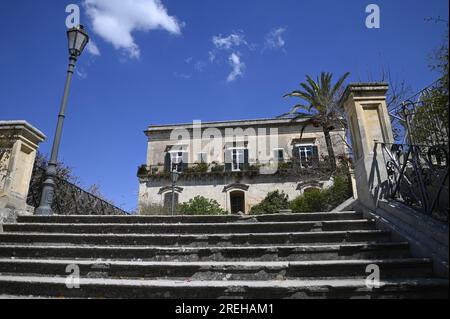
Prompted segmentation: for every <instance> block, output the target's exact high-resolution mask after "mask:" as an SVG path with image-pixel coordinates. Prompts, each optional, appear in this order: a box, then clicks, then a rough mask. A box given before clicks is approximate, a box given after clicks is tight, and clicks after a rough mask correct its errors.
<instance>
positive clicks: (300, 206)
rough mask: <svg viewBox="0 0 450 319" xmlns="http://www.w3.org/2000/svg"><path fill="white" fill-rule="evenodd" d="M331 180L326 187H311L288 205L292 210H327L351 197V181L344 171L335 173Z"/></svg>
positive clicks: (301, 211) (308, 211) (300, 211)
mask: <svg viewBox="0 0 450 319" xmlns="http://www.w3.org/2000/svg"><path fill="white" fill-rule="evenodd" d="M333 182H334V183H333V186H332V187H330V188H328V189H325V190H320V189H313V190H310V191H308V192H305V193H304V194H303V195H301V196H299V197H297V198H296V199H294V200H293V201H292V202H291V205H290V207H291V209H292V212H293V213H314V212H328V211H331V210H333V209H334V208H336V207H337V206H339V205H341V204H342V203H343V202H344V201H346V200H347V199H349V198H350V197H352V186H351V182H350V179H349V176H348V175H347V174H346V173H345V172H339V173H338V174H336V175H335V176H334V179H333Z"/></svg>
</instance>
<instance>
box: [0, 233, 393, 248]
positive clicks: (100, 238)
mask: <svg viewBox="0 0 450 319" xmlns="http://www.w3.org/2000/svg"><path fill="white" fill-rule="evenodd" d="M389 240H391V233H390V232H388V231H380V230H367V231H340V232H305V233H255V234H248V233H247V234H245V233H242V234H196V235H175V234H154V235H145V234H56V233H55V234H53V233H51V234H50V233H16V232H12V233H0V243H23V244H26V243H29V244H32V243H63V244H79V245H161V246H181V245H182V246H205V245H220V246H223V245H228V246H234V245H236V246H246V245H286V244H288V245H291V244H316V243H351V242H386V241H389Z"/></svg>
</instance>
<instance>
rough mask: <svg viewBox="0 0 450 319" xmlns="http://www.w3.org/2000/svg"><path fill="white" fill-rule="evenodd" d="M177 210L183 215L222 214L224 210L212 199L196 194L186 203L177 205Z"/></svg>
mask: <svg viewBox="0 0 450 319" xmlns="http://www.w3.org/2000/svg"><path fill="white" fill-rule="evenodd" d="M178 211H179V212H180V213H181V214H183V215H222V214H225V211H224V210H223V209H222V207H221V206H220V204H219V203H218V202H217V201H216V200H214V199H208V198H205V197H203V196H197V197H195V198H194V199H191V200H190V201H189V202H187V203H182V204H179V205H178Z"/></svg>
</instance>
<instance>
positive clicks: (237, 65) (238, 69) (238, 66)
mask: <svg viewBox="0 0 450 319" xmlns="http://www.w3.org/2000/svg"><path fill="white" fill-rule="evenodd" d="M228 61H229V63H230V66H231V67H232V68H233V71H231V73H230V75H228V78H227V82H233V81H234V80H236V79H237V78H238V77H239V76H240V77H242V76H244V70H245V64H244V63H243V62H242V61H241V57H240V56H239V55H238V54H236V53H232V54H231V55H230V57H229V58H228Z"/></svg>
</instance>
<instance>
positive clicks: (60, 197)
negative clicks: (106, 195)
mask: <svg viewBox="0 0 450 319" xmlns="http://www.w3.org/2000/svg"><path fill="white" fill-rule="evenodd" d="M44 179H45V169H44V168H42V167H37V166H35V167H34V169H33V177H32V179H31V183H30V190H29V192H28V198H27V203H28V205H30V206H32V207H38V206H39V202H40V198H41V192H42V183H43V182H44ZM55 183H56V187H55V199H54V202H53V207H52V208H53V211H54V213H55V214H57V215H127V214H128V213H127V212H126V211H124V210H123V209H121V208H119V207H117V206H115V205H113V204H112V203H110V202H108V201H106V200H104V199H102V198H100V197H98V196H96V195H94V194H91V193H89V192H87V191H85V190H83V189H82V188H81V187H79V186H77V185H75V184H72V183H70V182H68V181H66V180H64V179H61V178H58V177H57V178H55Z"/></svg>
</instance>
